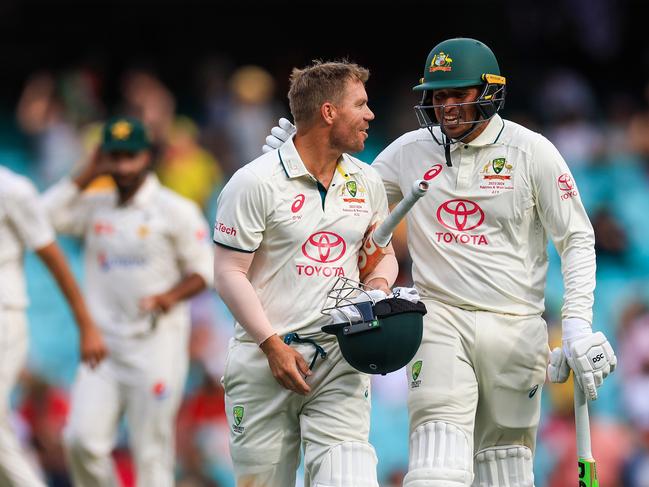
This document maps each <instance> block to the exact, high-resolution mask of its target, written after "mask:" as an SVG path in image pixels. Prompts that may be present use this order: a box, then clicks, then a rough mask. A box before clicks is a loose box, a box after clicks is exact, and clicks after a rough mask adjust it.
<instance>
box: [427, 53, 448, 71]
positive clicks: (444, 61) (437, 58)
mask: <svg viewBox="0 0 649 487" xmlns="http://www.w3.org/2000/svg"><path fill="white" fill-rule="evenodd" d="M451 64H453V58H451V56H449V55H448V54H446V53H445V52H444V51H440V52H439V53H437V54H435V55H434V56H433V60H432V61H431V62H430V68H428V71H429V72H431V73H433V72H435V71H451V70H452V69H453V67H452V66H451Z"/></svg>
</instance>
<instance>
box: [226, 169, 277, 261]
mask: <svg viewBox="0 0 649 487" xmlns="http://www.w3.org/2000/svg"><path fill="white" fill-rule="evenodd" d="M267 200H268V195H267V194H266V191H265V188H264V186H263V184H262V182H261V181H260V179H259V178H258V177H257V176H256V175H255V174H254V173H253V172H252V170H251V169H250V168H248V167H243V168H241V169H239V170H238V171H237V172H236V173H235V174H234V175H233V176H232V178H231V179H230V181H228V184H226V185H225V187H224V188H223V191H221V194H220V195H219V199H218V201H217V207H216V221H215V223H214V242H215V243H216V244H218V245H222V246H224V247H227V248H230V249H233V250H239V251H243V252H254V251H256V250H257V248H258V247H259V245H260V244H261V241H262V238H263V232H264V230H265V229H266V214H267V206H268V205H267Z"/></svg>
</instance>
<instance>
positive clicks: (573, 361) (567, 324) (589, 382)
mask: <svg viewBox="0 0 649 487" xmlns="http://www.w3.org/2000/svg"><path fill="white" fill-rule="evenodd" d="M562 341H563V347H562V348H555V349H554V350H553V351H552V354H551V355H550V364H549V366H548V376H549V378H550V380H551V381H552V382H565V381H566V380H567V379H568V376H569V375H570V370H572V371H573V373H574V375H575V381H576V382H577V384H579V387H580V388H581V390H582V391H584V393H585V394H586V397H587V398H588V399H590V400H591V401H594V400H595V399H597V388H598V387H600V386H601V385H602V384H603V382H604V379H605V378H606V377H607V376H608V375H609V374H610V373H611V372H613V371H614V370H615V367H616V365H617V357H616V356H615V353H614V352H613V348H612V347H611V344H610V343H609V342H608V340H607V339H606V336H604V334H603V333H602V332H601V331H598V332H597V333H593V331H592V329H591V327H590V324H589V323H587V322H585V321H584V320H580V319H576V318H572V319H571V318H568V319H565V320H564V321H563V340H562Z"/></svg>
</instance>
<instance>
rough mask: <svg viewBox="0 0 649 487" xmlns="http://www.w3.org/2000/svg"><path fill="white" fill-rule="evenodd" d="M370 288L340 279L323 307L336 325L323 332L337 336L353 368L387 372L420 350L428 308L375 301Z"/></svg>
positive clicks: (393, 300)
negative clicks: (424, 319) (424, 316)
mask: <svg viewBox="0 0 649 487" xmlns="http://www.w3.org/2000/svg"><path fill="white" fill-rule="evenodd" d="M368 291H371V290H370V289H369V288H367V286H365V285H363V284H361V283H359V282H356V281H353V280H351V279H348V278H345V277H340V278H338V280H337V281H336V282H335V284H334V286H333V288H332V289H331V290H330V291H329V293H328V295H327V301H326V302H325V306H324V307H323V308H322V313H324V314H328V315H330V316H331V317H332V320H333V324H330V325H326V326H323V327H322V331H324V332H325V333H330V334H332V335H336V338H337V340H338V345H339V346H340V350H341V352H342V355H343V357H344V358H345V360H346V361H347V362H348V363H349V364H350V365H351V366H352V367H354V368H355V369H357V370H359V371H361V372H365V373H367V374H383V375H385V374H387V373H389V372H393V371H395V370H398V369H400V368H401V367H403V366H405V365H406V364H407V363H408V362H409V361H410V360H411V359H412V357H414V355H415V353H416V352H417V350H418V349H419V345H420V343H421V337H422V333H423V315H425V314H426V307H425V306H424V304H423V303H421V302H417V303H413V302H411V301H408V300H406V299H401V298H388V299H383V300H381V301H376V302H375V301H374V299H373V298H372V296H371V294H370V293H369V292H368ZM332 301H333V304H332Z"/></svg>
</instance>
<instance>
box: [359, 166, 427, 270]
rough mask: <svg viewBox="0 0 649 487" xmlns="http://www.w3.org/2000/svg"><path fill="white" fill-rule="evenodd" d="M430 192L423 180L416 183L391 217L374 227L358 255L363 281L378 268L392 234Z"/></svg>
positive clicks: (369, 231)
mask: <svg viewBox="0 0 649 487" xmlns="http://www.w3.org/2000/svg"><path fill="white" fill-rule="evenodd" d="M426 191H428V183H427V182H426V181H424V180H423V179H420V180H417V181H415V182H414V184H413V186H412V189H411V191H410V194H408V195H406V196H405V197H404V198H403V199H402V200H401V201H400V202H399V204H398V205H397V206H395V207H394V209H393V210H392V212H391V213H390V215H388V217H387V218H386V219H385V221H384V222H383V223H381V224H380V225H378V226H377V225H376V224H374V225H372V226H371V227H370V228H369V229H368V231H367V233H366V235H365V238H364V239H363V245H362V247H361V250H360V252H359V254H358V269H359V271H360V278H361V281H364V280H365V277H367V276H368V275H369V274H370V273H371V272H372V271H373V270H374V269H375V268H376V266H377V264H378V263H379V262H381V259H383V256H384V255H385V249H386V247H387V246H388V244H389V243H390V240H391V239H392V232H394V230H395V229H396V228H397V225H399V223H400V222H401V220H403V218H404V217H405V216H406V213H408V212H409V211H410V209H411V208H412V207H413V206H414V205H415V203H417V201H419V198H421V197H422V196H424V195H425V194H426Z"/></svg>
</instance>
